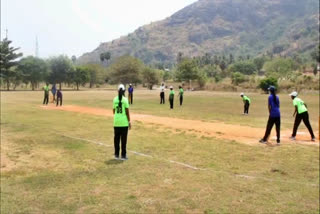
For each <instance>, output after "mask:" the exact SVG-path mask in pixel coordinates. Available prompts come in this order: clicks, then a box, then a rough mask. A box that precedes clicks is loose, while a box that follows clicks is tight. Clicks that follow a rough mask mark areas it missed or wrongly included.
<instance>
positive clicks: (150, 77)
mask: <svg viewBox="0 0 320 214" xmlns="http://www.w3.org/2000/svg"><path fill="white" fill-rule="evenodd" d="M159 79H160V78H159V72H157V71H156V70H155V69H151V68H149V67H146V68H144V69H143V71H142V81H143V82H144V83H147V84H148V88H149V89H150V90H152V87H153V85H155V84H158V83H159Z"/></svg>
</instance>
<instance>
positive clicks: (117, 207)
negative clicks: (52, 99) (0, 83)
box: [1, 90, 320, 214]
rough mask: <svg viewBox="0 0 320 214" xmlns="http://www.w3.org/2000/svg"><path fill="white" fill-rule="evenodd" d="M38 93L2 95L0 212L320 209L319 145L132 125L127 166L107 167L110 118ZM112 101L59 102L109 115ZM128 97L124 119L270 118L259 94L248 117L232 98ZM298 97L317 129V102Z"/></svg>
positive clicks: (250, 121) (258, 122) (87, 97)
mask: <svg viewBox="0 0 320 214" xmlns="http://www.w3.org/2000/svg"><path fill="white" fill-rule="evenodd" d="M42 95H43V92H1V107H2V108H1V213H206V214H209V213H319V211H320V210H319V146H310V145H302V144H284V145H282V146H280V147H268V146H265V145H260V144H258V143H257V145H245V144H241V143H238V142H236V141H226V140H218V139H216V138H210V137H200V136H197V135H194V134H188V133H185V132H184V131H181V130H172V129H170V128H166V127H160V126H157V125H154V124H145V123H141V122H135V121H133V129H132V130H131V131H130V133H129V143H128V149H129V150H130V151H131V152H130V153H129V154H128V155H129V160H128V161H126V162H121V161H115V160H113V146H112V145H113V127H112V118H110V117H101V116H94V115H89V114H80V113H74V112H64V111H47V110H45V109H43V108H41V107H40V106H41V101H42ZM115 95H116V92H114V91H80V92H64V104H65V105H80V106H88V107H101V108H108V109H111V107H112V103H111V101H112V99H113V97H114V96H115ZM134 96H135V97H134V105H132V108H131V112H132V113H143V114H152V115H157V116H166V117H177V118H184V119H193V120H203V121H221V122H225V123H230V124H240V125H247V126H252V127H261V128H264V127H265V125H266V122H267V117H268V113H267V110H266V109H267V106H266V100H267V95H262V94H249V96H250V98H252V106H251V108H250V116H248V117H244V116H242V115H241V113H242V110H243V104H242V101H241V99H240V97H239V93H222V92H219V93H215V92H186V93H185V102H184V106H183V107H179V106H178V103H177V101H178V99H176V103H175V105H176V106H175V109H174V110H173V111H170V110H169V106H168V103H167V104H166V105H159V103H158V102H159V94H158V91H146V90H140V91H136V93H135V95H134ZM301 98H302V99H303V100H305V101H306V102H307V103H308V106H309V113H310V118H311V123H312V126H313V129H314V130H315V131H317V130H319V124H318V118H319V113H318V112H319V99H318V98H319V94H302V95H301ZM166 99H167V97H166ZM280 101H281V113H282V127H283V129H291V128H292V125H293V118H292V113H293V106H292V102H291V99H290V97H289V96H288V95H286V94H281V95H280ZM301 130H303V131H306V129H305V127H304V125H301V127H300V129H299V131H301ZM261 135H263V133H261ZM257 140H258V139H257ZM132 151H137V152H140V153H143V154H147V155H148V156H141V155H137V154H134V153H133V152H132ZM181 163H183V164H188V165H191V166H194V167H196V169H192V168H190V167H186V166H183V165H181Z"/></svg>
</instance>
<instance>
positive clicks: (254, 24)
mask: <svg viewBox="0 0 320 214" xmlns="http://www.w3.org/2000/svg"><path fill="white" fill-rule="evenodd" d="M318 8H319V2H318V0H304V1H301V0H268V1H266V0H199V1H198V2H196V3H193V4H191V5H189V6H187V7H185V8H184V9H182V10H180V11H178V12H177V13H175V14H173V15H172V16H171V17H169V18H167V19H165V20H162V21H158V22H155V23H151V24H149V25H145V26H142V27H140V28H138V29H137V30H135V31H134V32H133V33H131V34H129V35H127V36H123V37H121V38H118V39H115V40H113V41H111V42H106V43H102V44H100V46H99V47H97V48H96V49H95V50H94V51H92V52H90V53H85V54H84V55H83V56H81V57H80V58H79V63H89V62H99V61H100V59H99V55H100V53H102V52H106V51H109V52H110V53H111V55H112V58H116V57H119V56H122V55H126V54H129V55H132V56H135V57H137V58H140V59H141V60H143V61H144V62H145V63H147V64H152V63H156V62H161V63H166V64H172V63H175V61H176V57H177V54H178V53H179V52H181V53H183V55H184V56H198V55H204V54H205V53H210V54H229V53H233V54H234V55H236V56H239V55H243V56H247V55H251V56H252V55H257V54H262V53H266V52H270V53H271V52H272V53H274V54H282V55H293V54H306V53H309V52H310V51H311V50H312V49H313V48H315V47H316V46H317V44H318V39H319V30H318V29H319V26H318V22H319V11H318Z"/></svg>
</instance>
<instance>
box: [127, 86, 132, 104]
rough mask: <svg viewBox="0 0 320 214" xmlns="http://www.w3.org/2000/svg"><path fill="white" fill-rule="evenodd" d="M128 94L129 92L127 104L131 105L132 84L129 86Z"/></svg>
mask: <svg viewBox="0 0 320 214" xmlns="http://www.w3.org/2000/svg"><path fill="white" fill-rule="evenodd" d="M128 92H129V103H130V104H132V102H133V87H132V84H129V88H128Z"/></svg>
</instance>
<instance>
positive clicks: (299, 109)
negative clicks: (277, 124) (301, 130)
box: [289, 91, 316, 141]
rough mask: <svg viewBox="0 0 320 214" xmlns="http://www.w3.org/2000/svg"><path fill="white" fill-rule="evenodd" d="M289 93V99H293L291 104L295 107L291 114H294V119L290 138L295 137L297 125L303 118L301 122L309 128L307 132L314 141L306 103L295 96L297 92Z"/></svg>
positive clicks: (293, 138)
mask: <svg viewBox="0 0 320 214" xmlns="http://www.w3.org/2000/svg"><path fill="white" fill-rule="evenodd" d="M289 95H290V96H291V99H292V100H293V106H294V107H295V110H294V113H293V116H296V118H295V121H294V125H293V131H292V135H291V137H290V139H291V140H295V139H296V135H297V130H298V127H299V125H300V123H301V120H303V123H304V124H305V125H306V127H307V128H308V130H309V133H310V135H311V140H312V141H315V140H316V137H315V136H314V133H313V130H312V127H311V124H310V121H309V114H308V109H307V104H305V103H304V101H303V100H301V99H300V98H298V97H297V96H298V92H296V91H294V92H292V93H291V94H289Z"/></svg>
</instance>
